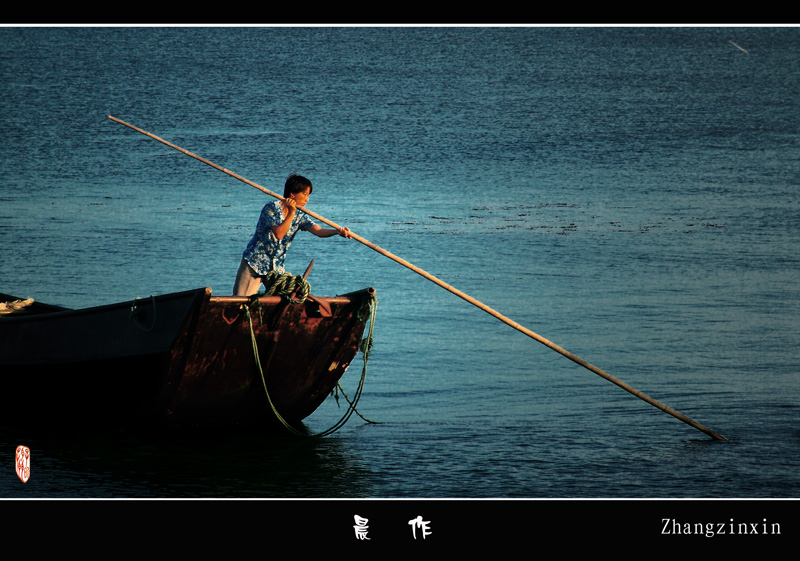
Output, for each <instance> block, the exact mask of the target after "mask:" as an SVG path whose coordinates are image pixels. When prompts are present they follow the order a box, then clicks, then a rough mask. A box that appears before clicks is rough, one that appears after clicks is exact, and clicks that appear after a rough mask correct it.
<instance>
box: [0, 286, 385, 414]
mask: <svg viewBox="0 0 800 561" xmlns="http://www.w3.org/2000/svg"><path fill="white" fill-rule="evenodd" d="M15 299H16V298H15V297H13V296H9V295H4V294H0V302H2V301H13V300H15ZM374 302H375V298H374V290H373V289H371V288H370V289H365V290H362V291H359V292H354V293H351V294H347V295H344V296H338V297H333V298H316V301H312V300H306V301H305V302H304V303H302V304H297V303H292V302H289V301H287V300H286V299H284V298H282V297H280V296H261V297H259V298H257V299H252V300H251V299H250V298H245V297H235V296H212V294H211V289H210V288H200V289H196V290H189V291H186V292H179V293H174V294H166V295H162V296H154V297H150V298H143V299H136V300H134V301H130V302H123V303H118V304H112V305H106V306H99V307H92V308H86V309H78V310H70V309H65V308H61V307H57V306H51V305H47V304H42V303H39V302H33V303H30V302H29V303H28V304H29V305H26V306H23V307H22V308H21V309H19V310H17V311H16V312H15V313H9V314H5V315H2V316H0V380H2V389H1V390H0V392H1V393H0V416H2V418H1V419H0V422H2V424H3V425H5V426H10V425H21V426H31V425H38V424H49V425H51V426H55V425H53V424H54V423H56V424H58V425H59V426H60V425H61V424H63V423H71V422H78V423H89V424H94V425H96V426H98V427H99V426H108V425H109V424H113V425H115V426H116V425H120V424H122V425H128V424H129V423H136V424H137V425H139V426H141V424H142V423H144V424H147V425H151V424H152V425H156V426H172V427H185V426H195V427H196V426H213V427H222V426H228V425H235V424H239V425H240V424H250V423H264V424H271V423H273V422H274V420H275V419H276V418H277V417H276V414H275V411H277V412H278V414H279V415H280V416H281V417H283V419H285V420H286V421H287V422H288V423H290V424H297V423H299V422H300V421H301V420H302V419H304V418H306V417H307V416H308V415H310V414H311V413H312V412H313V411H314V410H315V409H316V408H317V407H318V406H319V405H320V404H321V403H322V401H323V400H324V399H325V398H326V397H327V396H328V395H329V394H330V392H331V391H332V390H333V389H334V388H335V386H336V384H337V382H338V381H339V379H340V378H341V376H342V375H343V374H344V372H345V370H346V369H347V367H348V366H349V365H350V363H351V362H352V361H353V359H354V357H355V356H356V354H357V353H358V351H359V348H360V345H361V342H362V337H363V336H364V330H365V325H366V324H367V322H368V321H369V318H370V313H371V308H372V306H373V304H374ZM324 304H326V305H324ZM323 308H324V310H323ZM328 310H329V313H328ZM322 311H324V312H325V313H324V314H323V313H322ZM262 374H263V375H262Z"/></svg>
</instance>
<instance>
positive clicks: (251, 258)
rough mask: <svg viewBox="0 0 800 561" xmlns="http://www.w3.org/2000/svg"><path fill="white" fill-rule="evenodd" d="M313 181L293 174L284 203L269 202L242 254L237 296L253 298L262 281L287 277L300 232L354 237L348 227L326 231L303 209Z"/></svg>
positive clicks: (238, 273)
mask: <svg viewBox="0 0 800 561" xmlns="http://www.w3.org/2000/svg"><path fill="white" fill-rule="evenodd" d="M312 190H313V187H312V185H311V181H309V180H308V179H306V178H305V177H303V176H301V175H296V174H292V175H290V176H289V177H288V178H287V179H286V184H285V185H284V189H283V197H284V198H283V200H279V201H275V202H272V203H267V204H266V205H264V208H263V209H262V210H261V217H260V218H259V220H258V224H257V225H256V231H255V233H254V234H253V237H252V238H251V240H250V243H248V244H247V248H246V249H245V250H244V253H243V254H242V262H241V263H240V264H239V271H238V272H237V273H236V281H235V282H234V285H233V295H234V296H251V295H253V294H255V293H257V292H258V289H259V287H260V286H261V279H262V277H265V276H267V275H268V274H269V272H270V271H275V272H276V273H278V274H283V273H284V272H285V269H284V260H285V258H286V251H287V250H288V249H289V246H290V245H291V243H292V240H293V239H294V236H295V234H297V232H298V230H305V231H307V232H311V233H312V234H314V235H315V236H318V237H320V238H329V237H331V236H335V235H337V234H338V235H340V236H342V237H344V238H350V231H349V229H348V228H340V229H338V230H336V229H332V228H322V227H320V226H319V225H318V224H317V223H315V222H314V221H313V220H311V217H310V216H308V215H307V214H306V213H304V212H297V209H298V208H300V209H302V208H303V207H304V206H305V205H306V204H307V203H308V198H309V197H310V196H311V191H312Z"/></svg>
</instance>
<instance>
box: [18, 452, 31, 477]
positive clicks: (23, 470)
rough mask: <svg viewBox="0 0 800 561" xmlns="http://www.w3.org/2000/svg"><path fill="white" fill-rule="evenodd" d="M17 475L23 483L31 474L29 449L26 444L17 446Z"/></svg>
mask: <svg viewBox="0 0 800 561" xmlns="http://www.w3.org/2000/svg"><path fill="white" fill-rule="evenodd" d="M17 476H19V478H20V479H21V480H22V482H23V483H27V482H28V479H29V478H30V476H31V449H30V448H28V447H27V446H17Z"/></svg>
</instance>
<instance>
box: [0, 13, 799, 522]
mask: <svg viewBox="0 0 800 561" xmlns="http://www.w3.org/2000/svg"><path fill="white" fill-rule="evenodd" d="M732 41H733V42H734V43H735V45H734V44H733V43H732ZM736 45H738V46H740V47H742V48H743V49H745V50H746V51H747V52H744V51H743V50H742V49H740V48H737V47H736ZM799 61H800V30H799V29H797V28H716V27H711V28H675V29H673V28H614V29H606V28H578V29H570V28H465V29H461V28H377V29H373V28H324V27H323V28H129V29H127V28H2V29H0V79H1V80H0V84H1V85H0V123H2V130H3V142H2V143H0V246H1V247H3V249H4V257H3V259H2V260H0V280H2V283H1V284H2V286H1V287H0V291H2V292H6V293H10V294H15V295H18V296H20V297H33V298H36V299H37V300H40V301H44V302H48V303H53V304H60V305H64V306H68V307H83V306H88V305H99V304H105V303H111V302H117V301H127V300H132V299H133V298H135V297H137V296H139V297H146V296H149V295H150V294H162V293H167V292H172V291H177V290H185V289H190V288H196V287H201V286H211V287H212V288H213V290H214V292H215V293H216V294H229V293H230V290H231V286H232V283H233V277H234V274H235V272H236V267H237V265H238V260H239V257H240V255H241V252H242V250H243V248H244V246H245V244H246V243H247V240H248V239H249V236H250V235H251V233H252V229H253V227H254V226H255V223H256V220H257V218H258V213H259V211H260V209H261V206H262V205H263V204H264V203H265V202H267V199H268V197H267V196H266V195H264V194H262V193H260V192H259V191H257V190H255V189H253V188H251V187H249V186H247V185H245V184H244V183H241V182H238V181H236V180H234V179H232V178H230V177H228V176H226V175H224V174H222V173H220V172H219V171H217V170H214V169H212V168H210V167H208V166H205V165H203V164H201V163H200V162H197V161H196V160H192V159H191V158H188V157H186V156H185V155H182V154H180V153H178V152H177V151H174V150H171V149H169V148H168V147H166V146H164V145H162V144H160V143H158V142H155V141H153V140H152V139H148V138H146V137H145V136H143V135H140V134H137V133H135V132H134V131H131V130H130V129H127V128H126V127H123V126H121V125H119V124H117V123H114V122H112V121H110V120H109V119H108V118H107V116H108V115H113V116H115V117H117V118H120V119H122V120H125V121H127V122H130V123H132V124H134V125H135V126H138V127H141V128H142V129H144V130H146V131H149V132H151V133H153V134H156V135H158V136H161V137H162V138H164V139H166V140H168V141H170V142H173V143H175V144H177V145H178V146H181V147H183V148H185V149H187V150H190V151H192V152H194V153H196V154H198V155H200V156H202V157H204V158H207V159H209V160H211V161H213V162H215V163H216V164H218V165H221V166H223V167H225V168H227V169H229V170H231V171H234V172H235V173H238V174H240V175H242V176H244V177H246V178H247V179H249V180H251V181H255V182H256V183H259V184H261V185H263V186H265V187H267V188H269V189H271V190H273V191H279V192H280V191H282V184H283V180H284V178H285V176H286V175H287V174H288V173H290V172H300V173H303V174H305V175H307V176H308V177H310V178H311V179H312V181H313V182H314V187H315V189H314V193H313V195H312V198H311V201H310V203H309V208H311V209H312V210H314V211H315V212H317V213H319V214H321V215H323V216H325V217H327V218H329V219H331V220H333V221H335V222H337V223H339V224H342V225H347V226H349V227H350V228H351V229H352V230H354V231H356V232H357V233H359V234H360V235H362V236H364V237H365V238H367V239H368V240H370V241H372V242H373V243H376V244H378V245H379V246H381V247H383V248H385V249H387V250H389V251H391V252H393V253H396V254H397V255H399V256H401V257H402V258H403V259H406V260H408V261H410V262H411V263H414V264H415V265H417V266H419V267H421V268H422V269H424V270H426V271H428V272H430V273H432V274H434V275H436V276H438V277H440V278H441V279H443V280H444V281H445V282H447V283H449V284H451V285H453V286H455V287H456V288H458V289H460V290H462V291H464V292H466V293H467V294H470V295H471V296H472V297H474V298H477V299H478V300H480V301H482V302H484V303H486V304H487V305H489V306H491V307H492V308H494V309H496V310H498V311H500V312H501V313H503V314H505V315H507V316H509V317H511V318H512V319H513V320H515V321H517V322H519V323H520V324H522V325H524V326H525V327H527V328H529V329H531V330H533V331H534V332H536V333H538V334H540V335H542V336H544V337H546V338H548V339H550V340H551V341H553V342H555V343H556V344H558V345H561V346H562V347H564V348H566V349H567V350H569V351H571V352H573V353H575V354H576V355H578V356H580V357H581V358H584V359H586V360H588V361H589V362H591V363H592V364H595V365H597V366H598V367H600V368H602V369H604V370H606V371H607V372H609V373H611V374H612V375H614V376H616V377H618V378H620V379H621V380H623V381H625V382H627V383H628V384H630V385H631V386H633V387H634V388H636V389H638V390H641V391H643V392H645V393H646V394H648V395H650V396H652V397H653V398H655V399H657V400H659V401H661V402H663V403H665V404H667V405H669V406H670V407H673V408H675V409H676V410H678V411H680V412H681V413H683V414H685V415H688V416H689V417H691V418H693V419H695V420H696V421H698V422H700V423H702V424H703V425H705V426H707V427H709V428H711V429H713V430H715V431H718V432H719V433H721V434H722V435H724V436H725V437H726V438H728V440H727V441H725V442H720V441H714V440H711V439H710V438H708V437H707V436H706V435H704V434H702V433H701V432H699V431H697V430H695V429H694V428H692V427H690V426H688V425H686V424H684V423H682V422H680V421H678V420H677V419H674V418H673V417H671V416H669V415H667V414H665V413H663V412H661V411H659V410H657V409H655V408H654V407H652V406H651V405H649V404H647V403H645V402H643V401H641V400H639V399H637V398H636V397H634V396H632V395H630V394H629V393H627V392H625V391H623V390H621V389H620V388H618V387H617V386H614V385H612V384H610V383H609V382H607V381H606V380H603V379H601V378H600V377H598V376H596V375H595V374H593V373H591V372H589V371H588V370H585V369H583V368H581V367H580V366H578V365H576V364H574V363H573V362H570V361H569V360H567V359H565V358H564V357H562V356H560V355H558V354H556V353H554V352H553V351H552V350H550V349H547V348H546V347H544V346H542V345H540V344H539V343H537V342H536V341H533V340H532V339H530V338H528V337H526V336H524V335H522V334H520V333H519V332H517V331H515V330H513V329H511V328H510V327H508V326H506V325H504V324H502V323H500V322H499V321H497V320H496V319H494V318H492V317H490V316H489V315H487V314H485V313H484V312H482V311H480V310H478V309H477V308H476V307H474V306H472V305H470V304H468V303H466V302H464V301H463V300H461V299H459V298H458V297H456V296H454V295H452V294H450V293H449V292H446V291H444V290H442V289H441V288H439V287H437V286H435V285H434V284H432V283H431V282H429V281H427V280H425V279H423V278H422V277H420V276H418V275H416V274H414V273H413V272H411V271H409V270H407V269H405V268H403V267H401V266H400V265H398V264H396V263H394V262H392V261H390V260H388V259H386V258H385V257H382V256H381V255H379V254H378V253H375V252H374V251H372V250H370V249H368V248H367V247H365V246H363V245H361V244H358V243H357V242H353V241H350V242H348V241H346V240H342V239H340V238H336V239H330V240H319V239H317V238H314V237H313V236H308V235H302V234H301V235H300V236H299V237H298V238H297V239H296V241H295V243H294V245H293V247H292V249H291V252H290V255H289V257H288V259H287V269H288V270H290V271H293V272H296V273H300V272H302V270H303V269H305V266H306V265H307V263H308V261H310V259H311V258H315V259H316V264H315V267H314V270H313V272H312V274H311V277H310V278H309V280H310V281H311V287H312V291H313V292H314V293H315V294H320V295H333V294H341V293H345V292H350V291H352V290H357V289H360V288H363V287H366V286H373V287H375V288H376V290H377V294H378V297H379V301H380V303H379V306H378V316H377V324H376V331H375V348H374V350H373V353H372V355H371V358H370V362H369V367H368V375H367V385H366V389H365V393H364V396H363V398H362V400H361V402H360V405H359V410H360V412H361V413H362V414H363V415H364V416H365V417H367V418H369V419H371V420H374V421H378V423H377V424H366V423H364V422H363V421H361V420H351V422H350V423H349V424H348V425H347V426H346V427H345V428H344V429H342V430H340V431H339V432H337V433H335V434H334V435H332V436H330V437H327V438H324V439H321V440H296V439H293V438H290V437H284V436H269V435H263V434H225V435H194V436H188V437H174V436H168V435H133V434H113V435H108V434H102V435H86V434H76V433H70V432H66V433H65V432H64V431H56V430H54V432H53V433H52V434H36V435H33V434H27V433H26V432H24V431H22V432H19V431H10V430H8V429H5V430H3V431H2V432H0V443H3V445H2V447H1V448H2V449H3V450H5V452H4V453H5V454H7V457H8V464H7V465H8V466H9V468H8V469H6V470H5V471H4V472H3V473H4V474H3V475H0V497H6V498H29V497H36V498H82V497H91V498H206V497H214V498H305V497H316V498H368V499H369V498H424V499H431V498H528V499H536V498H572V499H574V498H606V499H607V498H649V499H684V498H712V499H733V498H767V499H787V498H796V497H798V495H800V450H799V449H800V429H798V415H799V414H800V351H799V350H798V348H799V345H798V343H800V328H799V327H798V318H800V290H799V289H800V280H799V279H800V277H798V273H799V272H800V260H799V259H798V251H797V250H798V248H799V247H800V243H799V242H800V212H798V210H800V150H798V149H799V148H800V120H799V118H800V111H798V100H799V99H800V63H799ZM359 374H360V368H359V369H356V368H353V369H352V370H351V372H349V373H348V374H347V375H346V376H345V378H344V379H343V384H344V388H345V390H346V391H351V392H352V391H354V390H355V385H356V383H357V379H358V375H359ZM341 412H342V410H341V409H338V408H337V406H336V404H335V402H334V401H333V400H331V401H330V403H326V404H325V405H324V406H323V407H322V409H321V410H320V411H319V412H318V413H317V414H315V415H314V416H312V417H311V418H310V419H309V420H308V422H307V426H308V428H309V430H310V431H312V432H315V431H319V430H322V429H325V428H327V427H328V426H330V425H331V424H333V423H334V422H335V420H336V419H337V418H338V416H339V415H340V414H341ZM18 444H26V445H28V446H29V447H30V448H31V451H32V472H31V474H32V475H31V478H30V480H29V481H28V482H27V483H26V484H22V483H21V481H20V480H19V479H17V477H16V476H15V474H14V471H13V469H12V468H13V466H12V460H13V452H14V449H15V447H16V446H17V445H18ZM757 518H758V519H759V520H760V518H761V517H760V516H759V517H757ZM795 521H796V518H795ZM350 524H352V521H351V522H350ZM787 527H788V525H787Z"/></svg>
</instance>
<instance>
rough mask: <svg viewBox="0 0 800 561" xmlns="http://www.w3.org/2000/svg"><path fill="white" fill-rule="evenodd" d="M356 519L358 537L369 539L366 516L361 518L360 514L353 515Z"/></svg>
mask: <svg viewBox="0 0 800 561" xmlns="http://www.w3.org/2000/svg"><path fill="white" fill-rule="evenodd" d="M353 518H354V519H355V521H356V525H355V526H353V528H355V529H356V538H358V539H360V540H368V539H369V538H368V537H367V522H369V520H367V519H366V518H361V517H360V516H359V515H358V514H356V515H355V516H354V517H353Z"/></svg>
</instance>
